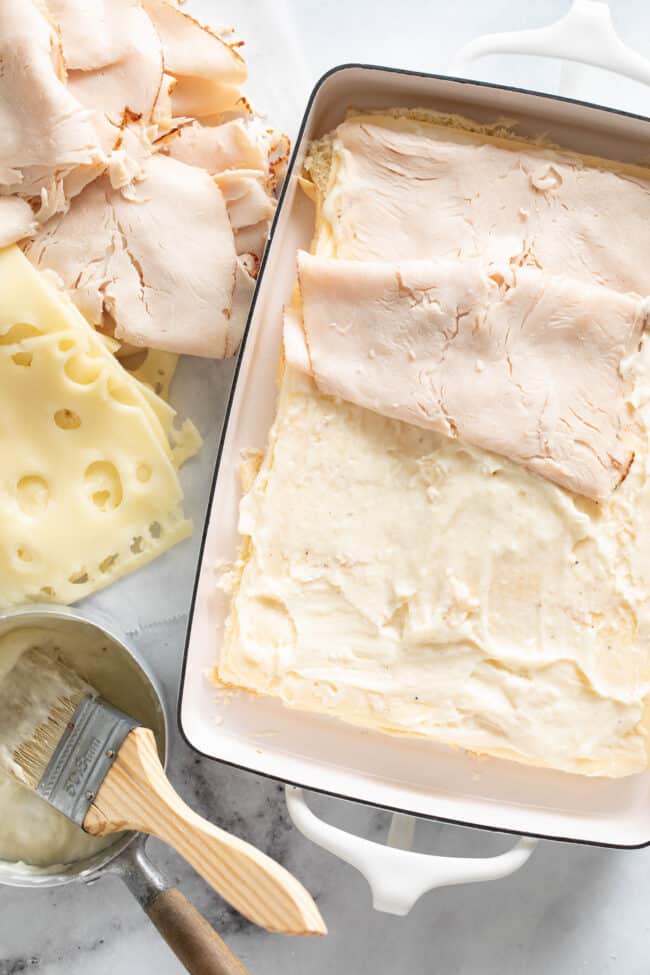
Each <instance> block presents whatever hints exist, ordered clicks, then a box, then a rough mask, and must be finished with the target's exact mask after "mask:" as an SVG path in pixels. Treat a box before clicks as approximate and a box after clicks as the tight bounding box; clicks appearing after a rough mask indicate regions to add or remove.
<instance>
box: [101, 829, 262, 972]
mask: <svg viewBox="0 0 650 975" xmlns="http://www.w3.org/2000/svg"><path fill="white" fill-rule="evenodd" d="M144 846H145V839H144V837H139V838H137V839H136V841H135V842H134V843H132V844H131V846H130V847H128V848H127V849H126V850H125V851H124V853H122V855H121V856H120V857H118V859H117V860H116V861H115V862H114V864H113V865H112V866H111V867H109V868H108V869H109V872H111V873H115V874H117V876H119V877H120V878H121V879H122V880H123V881H124V883H125V884H126V886H127V887H128V888H129V890H130V891H131V893H132V894H133V896H134V897H135V899H136V900H137V902H138V903H139V904H140V906H141V907H142V909H143V910H144V911H145V913H146V914H147V916H148V917H149V919H150V920H151V922H152V923H153V924H154V925H155V926H156V928H157V930H158V932H159V934H160V935H162V937H163V938H164V939H165V941H166V942H167V944H168V945H169V947H170V948H171V949H172V951H173V952H174V954H175V955H176V957H177V958H178V960H179V961H180V962H181V963H182V964H183V965H184V966H185V968H186V969H187V971H188V972H190V973H191V975H248V972H247V970H246V969H245V968H244V966H243V965H242V963H241V962H240V961H239V959H238V958H236V957H235V955H233V953H232V952H231V950H230V948H229V947H228V945H227V944H226V943H225V941H223V940H222V939H221V938H220V937H219V935H218V934H217V932H216V931H215V930H214V928H213V927H212V925H210V924H208V922H207V921H206V920H205V918H204V917H203V916H202V915H201V914H200V913H199V911H197V909H196V908H195V907H194V905H193V904H191V903H190V902H189V901H188V899H187V898H186V897H185V895H184V894H182V893H181V892H180V890H177V889H176V888H175V887H172V886H171V885H170V883H169V881H168V880H167V878H166V877H165V876H164V875H163V874H162V873H161V872H160V871H159V870H158V868H157V867H155V866H154V865H153V863H152V862H151V860H149V858H148V857H147V854H146V853H145V849H144Z"/></svg>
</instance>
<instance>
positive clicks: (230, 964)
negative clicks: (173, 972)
mask: <svg viewBox="0 0 650 975" xmlns="http://www.w3.org/2000/svg"><path fill="white" fill-rule="evenodd" d="M145 911H146V912H147V914H148V915H149V918H150V920H151V921H152V922H153V924H155V926H156V927H157V928H158V931H159V932H160V934H161V935H162V936H163V938H164V939H165V941H166V942H167V944H168V945H169V947H170V948H171V949H172V951H173V952H174V954H175V955H176V957H177V958H178V960H179V961H180V962H182V964H183V965H184V966H185V968H186V969H187V970H188V972H190V973H191V975H248V972H247V971H246V969H245V968H244V966H243V965H242V963H241V962H240V961H239V959H237V958H236V957H235V956H234V955H233V953H232V951H231V950H230V948H229V947H228V946H227V944H226V943H225V942H224V941H222V940H221V938H220V937H219V935H218V934H217V932H216V931H215V930H214V928H212V927H211V926H210V925H209V924H208V922H207V921H206V920H205V918H204V917H202V916H201V915H200V914H199V912H198V911H197V909H196V908H195V907H194V905H193V904H190V902H189V901H188V899H187V897H185V895H184V894H181V892H180V890H176V889H175V888H173V887H171V888H168V889H167V890H163V891H162V892H161V893H160V894H158V896H157V897H155V898H154V899H153V901H151V902H150V903H149V904H147V906H146V907H145Z"/></svg>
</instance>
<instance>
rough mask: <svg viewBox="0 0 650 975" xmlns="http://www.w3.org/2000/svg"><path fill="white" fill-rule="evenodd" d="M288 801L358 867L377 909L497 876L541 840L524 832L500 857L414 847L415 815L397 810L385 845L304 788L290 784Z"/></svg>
mask: <svg viewBox="0 0 650 975" xmlns="http://www.w3.org/2000/svg"><path fill="white" fill-rule="evenodd" d="M286 798H287V807H288V809H289V815H290V816H291V819H292V820H293V823H294V825H295V826H296V827H297V829H299V830H300V832H301V833H302V834H303V836H306V837H307V839H309V840H312V842H314V843H317V844H318V846H322V847H323V849H325V850H328V851H329V852H330V853H333V854H334V855H335V856H337V857H339V859H341V860H345V862H346V863H349V864H350V865H351V866H353V867H356V868H357V870H359V871H360V872H361V873H362V874H363V875H364V877H365V878H366V880H367V881H368V883H369V884H370V890H371V891H372V904H373V907H374V908H375V910H377V911H383V912H384V913H385V914H397V915H400V916H404V915H405V914H408V912H409V911H410V910H411V908H412V907H413V905H414V904H415V903H416V901H417V900H419V898H420V897H421V896H422V895H423V894H425V893H426V892H427V891H428V890H434V889H435V888H436V887H448V886H451V885H452V884H471V883H476V882H477V881H480V880H498V879H500V878H501V877H507V876H508V875H509V874H511V873H514V872H515V870H518V869H519V868H520V867H523V865H524V864H525V863H526V861H527V860H528V858H529V857H530V855H531V853H532V852H533V850H534V849H535V846H536V844H537V840H534V839H529V838H528V837H522V838H521V839H520V840H519V842H518V843H516V844H515V845H514V846H513V847H512V849H511V850H508V852H507V853H501V854H500V855H499V856H495V857H480V858H479V857H441V856H432V855H430V854H427V853H414V852H413V851H412V850H411V849H410V846H411V843H412V841H413V834H414V829H415V819H414V818H413V817H412V816H404V815H402V814H401V813H394V814H393V819H392V822H391V826H390V830H389V833H388V839H387V843H386V845H384V844H382V843H375V842H374V841H373V840H366V839H364V838H363V837H361V836H355V835H354V834H353V833H347V832H346V831H345V830H342V829H339V828H338V827H336V826H331V825H330V824H329V823H326V822H324V821H323V820H322V819H319V818H318V817H317V816H315V815H314V813H313V812H312V811H311V809H310V808H309V806H308V805H307V803H306V801H305V797H304V795H303V791H302V789H297V788H295V787H294V786H287V787H286Z"/></svg>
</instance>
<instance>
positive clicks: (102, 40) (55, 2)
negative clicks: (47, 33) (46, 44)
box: [47, 0, 163, 152]
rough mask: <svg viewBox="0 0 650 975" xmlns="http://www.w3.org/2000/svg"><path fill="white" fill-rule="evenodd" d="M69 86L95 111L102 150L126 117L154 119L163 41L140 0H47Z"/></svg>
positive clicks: (111, 142)
mask: <svg viewBox="0 0 650 975" xmlns="http://www.w3.org/2000/svg"><path fill="white" fill-rule="evenodd" d="M47 6H48V9H49V11H50V13H51V15H52V16H53V18H54V19H55V20H56V23H57V25H58V29H59V32H60V37H61V44H62V48H63V59H64V61H65V65H66V68H67V72H68V77H67V81H68V89H69V91H70V92H71V93H72V94H73V95H74V96H75V98H77V99H78V100H79V102H80V103H81V104H82V105H83V106H84V107H86V108H88V109H89V110H90V111H92V113H93V117H94V119H95V123H96V126H97V129H98V132H99V134H100V138H101V142H102V146H103V148H104V149H105V150H106V151H107V152H108V151H110V150H111V149H112V148H114V146H115V143H116V142H117V141H118V139H119V136H120V129H121V128H122V127H123V125H124V124H125V122H126V121H127V120H138V121H139V120H142V121H143V122H144V123H148V122H150V121H151V119H152V117H153V115H154V108H155V106H156V102H157V99H158V96H159V92H160V89H161V85H162V81H163V56H162V45H161V41H160V38H159V36H158V33H157V31H156V29H155V27H154V26H153V24H152V22H151V20H150V18H149V17H148V16H147V14H146V12H145V11H144V9H143V7H142V6H141V5H140V3H139V2H137V0H47Z"/></svg>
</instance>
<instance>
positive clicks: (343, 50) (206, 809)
mask: <svg viewBox="0 0 650 975" xmlns="http://www.w3.org/2000/svg"><path fill="white" fill-rule="evenodd" d="M190 8H191V9H192V10H193V11H195V12H197V14H198V15H199V16H201V15H202V16H204V17H205V19H213V20H216V21H219V22H222V23H228V22H232V23H235V24H236V25H237V27H238V28H239V31H240V33H241V35H242V36H243V37H244V38H245V39H246V41H247V44H246V48H245V51H246V54H247V56H248V58H249V61H250V66H251V80H250V84H249V93H250V95H251V98H252V100H253V101H254V102H255V104H256V105H258V106H259V107H260V108H263V109H265V110H266V112H267V113H268V117H269V120H272V121H273V123H274V124H276V125H278V126H280V127H284V128H285V129H286V131H288V132H289V133H291V134H294V133H295V132H296V130H297V126H298V122H299V119H300V116H301V114H302V110H303V108H304V104H305V102H306V99H307V95H308V92H309V89H310V87H311V85H312V84H313V83H314V81H315V80H316V79H317V78H318V77H319V76H320V74H322V73H323V72H324V71H325V70H327V69H328V68H329V67H331V66H332V65H334V64H337V63H341V62H345V61H367V62H374V63H383V64H389V65H394V66H401V67H409V68H416V69H422V70H428V71H433V72H443V73H444V71H445V69H446V67H447V65H448V64H449V61H450V57H451V55H452V54H453V52H455V51H456V50H457V49H458V48H459V47H460V46H461V45H462V44H463V43H465V42H466V41H467V40H469V39H470V38H472V37H474V36H476V35H478V34H482V33H486V32H489V31H496V30H508V29H515V28H524V27H533V26H541V25H542V24H544V23H549V22H550V21H551V20H553V19H555V18H557V17H559V16H560V15H561V14H562V13H563V12H565V10H566V9H567V8H568V0H537V2H536V3H534V4H533V3H521V2H515V0H492V2H491V3H486V2H485V0H456V2H455V3H453V4H449V3H447V2H442V0H409V3H397V2H395V0H374V2H372V3H371V2H370V0H356V2H350V0H347V2H344V0H303V2H302V3H301V2H299V0H237V2H235V0H223V2H222V3H217V2H215V0H193V2H190ZM612 13H613V17H614V21H615V23H616V25H617V27H618V29H619V31H620V33H621V36H622V37H623V38H624V39H625V40H626V41H627V42H628V43H629V44H631V45H634V46H636V47H637V49H638V50H640V51H641V52H642V53H645V54H646V55H649V56H650V5H649V4H648V3H647V2H646V0H613V2H612ZM481 70H482V72H483V73H482V75H481V76H482V77H486V78H489V79H490V80H500V81H504V82H506V83H510V84H517V85H521V86H523V87H528V88H537V89H539V90H546V91H553V90H555V89H556V86H557V81H558V77H559V68H558V66H557V64H554V63H552V62H547V61H544V62H543V61H538V62H534V61H530V60H528V61H526V60H525V59H523V58H513V59H510V60H508V59H504V58H491V59H488V60H486V62H485V63H484V65H483V66H482V68H481ZM586 81H587V84H588V94H589V97H590V98H591V99H592V100H593V101H600V102H604V103H608V104H614V105H616V106H618V107H621V108H626V109H629V110H632V111H638V112H640V113H644V112H645V113H646V114H650V113H649V112H648V106H647V100H648V97H649V96H648V95H647V93H645V92H644V91H642V90H641V89H640V87H639V86H636V85H634V84H633V83H627V82H617V83H616V84H615V85H612V82H611V80H610V79H608V78H607V77H605V76H604V75H602V74H601V73H599V72H595V71H594V72H590V73H589V74H588V75H587V76H586ZM231 374H232V365H231V364H228V363H225V364H224V363H205V362H201V363H196V362H191V363H190V362H186V363H184V364H183V365H182V367H181V369H180V371H179V375H178V379H177V381H176V385H175V388H174V392H173V398H174V400H175V401H176V402H177V403H180V404H181V405H182V407H183V409H185V410H186V411H187V412H188V413H189V414H190V415H192V416H193V417H194V418H195V419H196V420H197V422H198V424H199V426H200V427H201V430H202V432H203V434H204V436H205V437H206V446H205V448H204V450H203V452H202V455H201V458H200V460H199V461H198V463H195V474H194V477H193V478H192V484H191V486H190V490H189V503H190V506H191V508H192V509H193V512H194V516H195V520H196V523H197V525H200V523H201V520H202V517H203V512H204V509H205V504H206V500H207V492H208V486H209V480H210V474H211V468H212V465H213V463H214V457H215V453H216V447H217V439H218V434H219V429H220V425H221V421H222V417H223V410H224V404H225V399H226V396H227V391H228V386H229V382H230V377H231ZM197 375H198V376H199V377H200V379H201V383H197V382H196V377H197ZM206 384H209V389H210V395H209V396H207V397H206V396H205V389H206ZM197 389H202V390H203V392H202V393H199V392H197ZM198 543H199V537H198V532H197V533H196V536H195V538H194V539H192V540H191V541H190V542H187V543H184V544H183V545H181V546H179V547H178V548H177V549H175V550H174V551H172V552H171V553H168V555H167V556H165V557H163V559H161V560H160V561H159V562H158V563H154V564H153V565H152V566H150V567H148V568H147V569H145V570H143V571H142V572H141V573H139V574H138V583H137V586H136V585H135V584H134V581H135V577H134V578H133V579H131V580H129V579H127V580H123V581H122V582H121V583H118V584H117V585H116V586H113V587H112V588H111V589H110V590H108V591H107V592H106V593H104V594H102V595H101V596H100V597H99V598H98V599H96V600H95V603H96V604H99V605H101V606H102V608H104V609H105V610H106V611H108V612H112V613H114V614H116V615H117V616H118V618H119V619H120V620H121V622H122V625H123V628H124V629H126V630H130V631H133V632H134V633H135V640H136V642H137V644H138V646H139V647H140V648H141V650H142V652H143V653H144V654H145V655H146V657H147V658H148V659H149V661H150V662H151V664H152V665H153V667H154V669H155V670H156V672H157V673H158V674H159V676H160V678H161V680H162V681H163V683H164V687H165V689H166V692H167V698H168V701H169V703H170V706H171V708H172V709H173V708H174V707H175V702H176V694H177V687H178V676H179V668H180V660H181V654H182V647H183V641H184V635H185V627H186V623H187V607H188V605H189V599H190V593H191V587H192V581H193V580H192V575H193V566H194V563H195V560H196V553H197V548H198ZM161 592H164V593H165V601H166V610H165V613H164V619H163V618H162V616H163V614H162V613H161V612H160V598H159V595H158V594H159V593H161ZM157 595H158V598H156V597H157ZM174 721H175V719H174ZM169 767H170V775H171V778H172V780H173V781H174V783H175V784H176V786H177V787H178V789H179V791H180V792H181V793H182V794H183V796H184V797H185V798H186V799H187V800H188V801H189V802H190V803H191V804H193V805H195V807H196V808H197V809H198V810H199V812H201V813H203V814H205V815H206V816H208V817H209V818H210V819H212V820H214V821H215V822H217V823H219V824H220V825H222V826H223V827H225V828H226V829H230V830H232V831H233V832H235V833H237V834H239V835H240V836H242V837H245V838H246V839H250V840H251V841H252V842H253V843H256V844H257V845H258V846H260V847H261V848H262V849H264V850H266V851H267V852H268V853H270V854H271V855H272V856H274V857H276V858H277V859H279V860H280V861H281V862H283V863H284V864H285V865H286V866H287V867H288V868H289V869H290V870H293V871H294V872H295V873H296V874H297V875H298V876H299V877H300V878H301V879H302V880H303V881H304V882H305V883H306V885H307V886H308V887H309V889H310V890H311V891H312V892H313V894H314V895H315V897H316V899H317V901H318V904H319V906H320V908H321V911H322V913H323V915H324V917H325V919H326V922H327V924H328V927H329V930H330V934H329V936H328V937H327V938H325V939H317V940H313V939H307V940H297V939H289V938H283V937H281V936H271V935H267V934H265V933H263V932H261V931H259V930H257V929H255V928H253V927H251V926H250V925H249V924H247V923H246V922H245V921H244V920H243V919H242V918H241V917H240V916H239V915H237V914H235V913H234V912H233V911H231V910H230V909H229V908H228V907H227V906H226V905H225V904H224V903H223V902H222V901H220V900H219V898H218V897H216V896H215V895H214V894H213V893H212V892H211V891H210V890H209V889H208V888H207V887H206V886H205V884H203V882H202V881H201V880H200V879H199V878H198V877H197V876H196V875H195V874H193V873H192V872H191V870H190V869H189V868H188V867H186V866H185V864H184V863H182V862H181V861H180V860H179V859H178V858H177V857H176V856H175V855H174V854H172V853H170V852H169V851H167V850H166V849H164V848H163V847H162V846H161V845H160V844H156V843H154V842H153V841H152V842H150V844H149V849H150V852H151V854H152V858H153V859H155V860H156V861H157V862H158V863H160V864H161V865H164V866H165V867H166V868H167V870H168V871H169V873H170V875H171V876H172V878H173V879H174V880H175V881H176V882H178V884H179V885H180V886H181V888H182V889H183V891H184V892H185V893H186V894H187V895H188V896H189V897H190V898H191V899H192V900H193V901H194V902H195V903H196V905H197V906H198V907H199V908H200V909H201V910H203V911H204V912H205V914H206V916H207V917H208V918H209V919H210V921H211V922H213V923H214V925H215V927H216V928H217V929H218V930H219V931H220V932H221V934H222V935H223V937H224V938H225V939H226V940H227V941H228V942H229V944H230V945H231V947H232V948H233V950H234V951H235V952H236V953H237V954H238V955H239V956H240V957H241V959H242V960H243V961H244V963H245V964H246V965H247V966H248V967H249V969H250V971H251V975H262V973H265V975H280V973H283V975H284V973H296V975H305V973H307V972H309V973H310V975H325V973H330V972H332V971H339V972H341V973H342V975H366V973H368V975H369V973H373V975H374V973H377V975H384V973H386V975H388V973H393V972H408V973H410V975H424V973H430V972H436V973H442V975H452V973H458V975H478V973H480V975H504V973H513V975H518V973H523V972H525V973H527V975H548V973H553V975H578V973H580V972H588V973H592V975H607V973H617V975H637V973H638V975H641V973H644V975H645V973H647V971H648V963H647V955H648V949H649V947H650V914H649V913H648V911H647V910H646V898H645V896H644V894H645V892H646V890H647V889H648V885H649V883H650V881H649V879H648V878H649V877H650V849H649V850H641V851H633V852H625V853H623V852H616V851H610V850H603V849H594V848H586V847H579V846H572V845H567V844H560V843H549V842H545V843H541V844H540V845H539V847H538V849H537V850H536V852H535V853H534V855H533V857H532V859H531V861H530V862H529V863H528V864H527V866H526V867H524V868H523V869H522V870H521V871H520V872H519V873H517V874H515V875H514V876H513V877H511V878H508V879H505V880H502V881H496V882H492V883H490V884H476V885H473V886H465V887H455V888H447V889H443V890H438V891H434V892H433V893H431V894H428V895H426V896H425V897H424V898H422V899H421V901H420V902H419V903H418V904H417V905H416V907H415V908H414V909H413V911H412V912H411V914H410V915H409V916H408V917H406V918H393V917H388V916H386V915H381V914H377V913H375V912H374V911H373V910H372V908H371V905H370V897H369V891H368V888H367V885H366V883H365V881H364V880H363V879H362V877H361V876H360V875H359V874H357V873H356V871H355V870H353V869H352V868H351V867H348V866H346V865H344V864H342V863H340V862H339V861H338V860H336V859H334V857H332V856H330V855H329V854H327V853H324V852H323V851H321V850H319V849H317V848H315V847H314V846H312V845H311V844H309V843H308V842H307V841H306V840H304V839H303V838H302V837H301V836H300V835H299V834H298V833H297V832H296V830H295V829H293V828H292V827H291V825H290V824H289V821H288V819H287V813H286V808H285V805H284V799H283V793H282V788H281V786H279V785H278V784H277V783H273V782H269V781H266V780H263V779H260V778H258V777H255V776H252V775H249V774H246V773H244V772H239V771H236V770H233V769H229V768H223V767H220V766H219V765H217V764H215V763H212V762H209V761H205V760H203V759H201V758H198V757H197V756H196V755H194V754H193V753H192V752H191V751H190V749H189V748H188V747H187V746H186V745H185V744H184V743H183V742H182V741H181V740H180V737H179V735H178V732H177V731H176V728H175V725H174V728H173V736H172V747H171V756H170V766H169ZM313 806H314V808H315V809H316V810H317V811H319V812H321V813H323V814H324V815H325V816H326V817H327V818H328V819H329V820H330V821H332V822H335V823H337V824H340V825H345V826H346V827H347V828H350V829H352V830H356V831H357V832H359V833H361V834H363V835H365V836H368V837H370V838H377V839H381V838H383V837H384V835H385V832H386V830H387V827H388V821H389V816H388V814H387V813H382V812H378V811H373V810H369V809H363V808H360V807H355V806H353V805H351V804H348V803H343V802H337V801H335V800H329V799H324V798H318V799H314V800H313ZM416 839H417V848H418V849H420V850H424V851H429V852H438V853H443V854H447V855H456V854H458V855H460V854H462V855H470V856H482V855H489V854H492V853H496V852H500V851H501V850H504V849H506V848H508V846H510V845H511V843H512V840H511V839H509V838H507V837H503V836H498V835H495V834H488V833H481V832H479V831H473V830H465V829H460V828H456V827H449V826H444V825H439V824H434V823H421V824H419V826H418V833H417V838H416ZM32 970H33V971H34V972H35V973H38V975H81V973H83V975H86V973H88V975H90V973H91V972H92V973H93V975H108V973H111V975H135V973H136V972H137V973H142V975H148V973H156V975H179V973H181V972H182V971H183V969H182V967H181V966H180V964H179V963H178V962H177V961H176V959H175V958H174V956H173V955H172V954H171V952H170V951H169V949H168V948H167V947H166V946H165V944H164V943H163V942H162V941H161V940H160V938H159V937H158V935H157V934H156V932H155V931H154V930H153V928H152V927H151V926H150V924H149V922H148V921H147V919H146V918H145V916H144V915H143V914H142V913H141V911H140V909H139V908H138V907H137V905H136V904H135V902H134V901H133V900H132V898H131V896H130V894H129V893H128V892H127V890H126V888H124V887H123V886H122V885H121V884H120V883H119V882H118V881H117V880H115V879H112V878H106V879H104V880H102V881H101V882H99V883H96V884H94V885H92V886H90V887H82V886H80V885H76V884H75V885H69V886H67V887H65V888H60V889H57V890H49V891H48V890H43V891H37V892H33V891H29V890H21V889H15V888H0V975H14V973H18V972H24V971H30V972H31V971H32Z"/></svg>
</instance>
